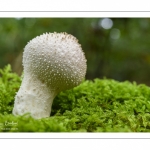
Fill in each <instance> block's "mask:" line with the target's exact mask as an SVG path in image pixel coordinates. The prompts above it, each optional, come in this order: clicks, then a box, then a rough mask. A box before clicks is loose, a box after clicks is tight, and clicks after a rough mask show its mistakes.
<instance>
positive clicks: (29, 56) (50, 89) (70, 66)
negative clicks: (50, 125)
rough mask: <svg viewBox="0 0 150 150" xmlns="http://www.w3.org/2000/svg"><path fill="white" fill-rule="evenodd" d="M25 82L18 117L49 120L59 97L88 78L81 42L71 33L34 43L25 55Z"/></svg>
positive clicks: (16, 111) (18, 101) (42, 37)
mask: <svg viewBox="0 0 150 150" xmlns="http://www.w3.org/2000/svg"><path fill="white" fill-rule="evenodd" d="M23 68H24V78H23V80H22V84H21V87H20V89H19V91H18V93H17V95H16V97H15V104H14V109H13V114H14V115H23V114H24V113H27V112H29V113H31V115H32V117H34V118H43V117H49V116H50V112H51V106H52V102H53V99H54V98H55V96H56V95H57V94H58V93H59V92H61V91H63V90H68V89H71V88H73V87H75V86H77V85H79V84H80V83H81V82H82V80H83V79H84V78H85V74H86V69H87V65H86V58H85V55H84V53H83V51H82V48H81V45H80V44H79V43H78V40H77V39H76V38H75V37H74V36H72V35H70V34H67V33H56V32H54V33H46V34H43V35H40V36H37V37H36V38H34V39H32V40H31V41H29V42H28V44H27V45H26V46H25V49H24V52H23Z"/></svg>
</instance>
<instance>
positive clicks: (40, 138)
mask: <svg viewBox="0 0 150 150" xmlns="http://www.w3.org/2000/svg"><path fill="white" fill-rule="evenodd" d="M0 139H14V140H15V139H37V140H38V139H54V140H59V139H60V140H62V139H64V140H74V139H75V140H76V139H77V140H79V139H80V140H81V139H87V140H91V139H99V140H135V139H136V140H138V139H139V140H150V138H0Z"/></svg>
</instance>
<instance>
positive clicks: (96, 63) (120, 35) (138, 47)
mask: <svg viewBox="0 0 150 150" xmlns="http://www.w3.org/2000/svg"><path fill="white" fill-rule="evenodd" d="M149 24H150V18H0V68H3V67H4V66H5V65H7V64H8V63H10V64H11V65H12V68H13V71H14V72H16V73H18V74H19V75H21V73H22V52H23V48H24V47H25V45H26V44H27V42H28V41H29V40H31V39H32V38H34V37H36V36H37V35H40V34H43V33H45V32H54V31H55V32H67V33H69V34H72V35H74V36H75V37H76V38H77V39H78V40H79V43H80V44H81V45H82V48H83V51H84V52H85V56H86V58H87V74H86V79H94V78H103V77H106V78H112V79H115V80H118V81H125V80H129V81H136V82H137V83H144V84H147V85H150V79H149V77H150V25H149Z"/></svg>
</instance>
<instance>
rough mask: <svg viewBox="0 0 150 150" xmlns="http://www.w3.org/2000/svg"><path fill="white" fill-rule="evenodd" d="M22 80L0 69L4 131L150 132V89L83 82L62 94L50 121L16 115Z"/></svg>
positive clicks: (0, 113)
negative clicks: (18, 93)
mask: <svg viewBox="0 0 150 150" xmlns="http://www.w3.org/2000/svg"><path fill="white" fill-rule="evenodd" d="M20 84H21V78H20V77H19V76H18V75H16V74H15V73H12V72H11V67H10V65H8V66H6V67H5V68H4V69H1V70H0V131H1V132H149V131H150V88H149V87H148V86H146V85H144V84H140V85H137V84H136V83H135V82H134V83H131V82H128V81H126V82H118V81H115V80H111V79H95V80H94V81H88V80H86V81H84V82H83V83H82V84H80V85H79V86H78V87H75V88H74V89H71V90H68V91H64V92H61V93H60V94H59V95H58V96H57V97H56V98H55V99H54V103H53V106H52V113H51V117H50V118H43V119H40V120H35V119H33V118H31V117H30V116H29V115H28V114H26V115H24V116H18V117H16V116H13V115H12V109H13V104H14V96H15V93H16V92H17V91H18V89H19V86H20Z"/></svg>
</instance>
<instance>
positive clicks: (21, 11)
mask: <svg viewBox="0 0 150 150" xmlns="http://www.w3.org/2000/svg"><path fill="white" fill-rule="evenodd" d="M0 12H35V13H36V12H75V13H76V12H81V13H82V12H83V13H84V12H129V13H130V12H135V13H136V12H150V11H0Z"/></svg>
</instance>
